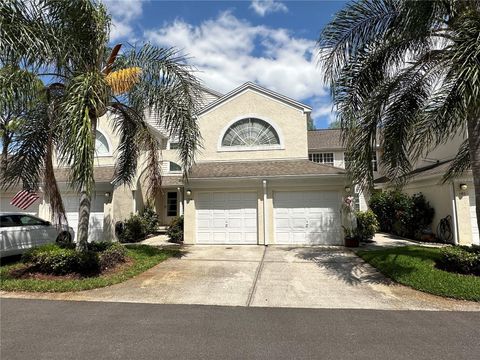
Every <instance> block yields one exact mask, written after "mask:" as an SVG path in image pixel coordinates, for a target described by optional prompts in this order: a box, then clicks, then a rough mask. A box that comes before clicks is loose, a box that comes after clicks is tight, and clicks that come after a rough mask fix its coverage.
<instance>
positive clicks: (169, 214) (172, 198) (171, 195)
mask: <svg viewBox="0 0 480 360" xmlns="http://www.w3.org/2000/svg"><path fill="white" fill-rule="evenodd" d="M164 210H165V212H164V214H165V223H166V224H170V222H171V221H172V220H173V219H174V218H176V217H177V216H178V191H168V192H167V194H166V196H165V204H164Z"/></svg>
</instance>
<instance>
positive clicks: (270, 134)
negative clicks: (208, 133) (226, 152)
mask: <svg viewBox="0 0 480 360" xmlns="http://www.w3.org/2000/svg"><path fill="white" fill-rule="evenodd" d="M276 145H280V138H279V136H278V134H277V132H276V131H275V129H274V128H273V127H272V126H271V125H270V124H269V123H268V122H266V121H264V120H260V119H256V118H246V119H242V120H239V121H237V122H235V123H234V124H233V125H232V126H230V127H229V128H228V130H227V131H226V132H225V135H224V136H223V139H222V146H227V147H228V146H235V147H237V146H239V147H257V146H261V147H264V146H267V147H268V146H276Z"/></svg>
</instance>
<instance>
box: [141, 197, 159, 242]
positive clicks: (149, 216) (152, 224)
mask: <svg viewBox="0 0 480 360" xmlns="http://www.w3.org/2000/svg"><path fill="white" fill-rule="evenodd" d="M141 216H142V217H143V219H144V220H145V232H146V233H147V235H149V234H153V233H155V232H156V231H157V227H158V215H157V213H156V212H155V209H154V208H153V206H151V205H150V204H148V205H147V206H146V207H145V209H144V210H143V212H142V215H141Z"/></svg>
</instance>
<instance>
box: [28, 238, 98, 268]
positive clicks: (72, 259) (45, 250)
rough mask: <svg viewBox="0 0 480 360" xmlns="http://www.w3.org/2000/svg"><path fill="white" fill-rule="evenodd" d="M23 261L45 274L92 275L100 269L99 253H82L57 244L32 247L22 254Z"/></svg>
mask: <svg viewBox="0 0 480 360" xmlns="http://www.w3.org/2000/svg"><path fill="white" fill-rule="evenodd" d="M22 261H23V262H24V263H27V264H29V265H30V266H31V268H32V269H33V270H35V271H38V272H41V273H44V274H52V275H66V274H72V273H77V274H81V275H92V274H96V273H98V272H99V271H100V263H99V257H98V255H97V253H95V252H93V251H87V252H85V253H80V252H77V251H75V250H74V249H65V248H61V247H59V246H58V245H56V244H48V245H44V246H40V247H37V248H33V249H30V250H29V251H27V252H26V253H25V254H24V255H23V256H22Z"/></svg>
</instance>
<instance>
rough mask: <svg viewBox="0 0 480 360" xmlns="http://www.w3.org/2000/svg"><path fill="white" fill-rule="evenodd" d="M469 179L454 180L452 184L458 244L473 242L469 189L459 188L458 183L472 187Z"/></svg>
mask: <svg viewBox="0 0 480 360" xmlns="http://www.w3.org/2000/svg"><path fill="white" fill-rule="evenodd" d="M469 180H470V179H458V180H455V182H454V186H453V188H454V190H455V206H456V211H457V219H458V222H457V227H458V242H459V244H460V245H471V244H472V243H473V238H472V222H471V218H470V198H469V191H468V189H467V190H462V189H460V184H466V185H467V186H468V187H469V188H471V187H473V182H472V181H471V180H470V181H469Z"/></svg>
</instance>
